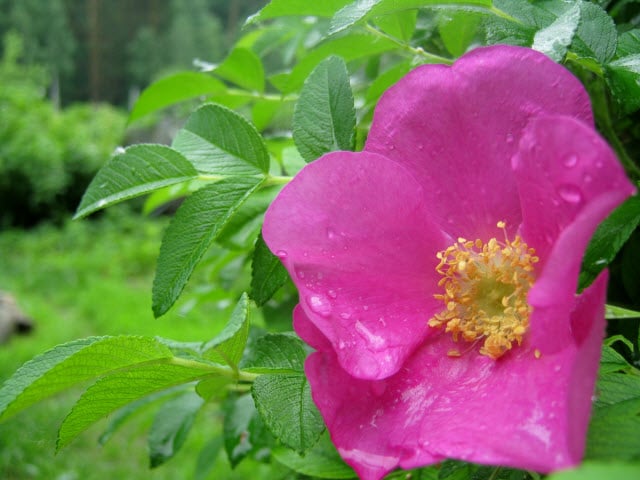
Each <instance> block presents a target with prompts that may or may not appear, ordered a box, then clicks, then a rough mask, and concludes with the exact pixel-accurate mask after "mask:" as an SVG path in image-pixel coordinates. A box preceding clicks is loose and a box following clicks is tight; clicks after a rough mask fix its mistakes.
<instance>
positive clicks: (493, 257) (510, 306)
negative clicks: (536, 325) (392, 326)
mask: <svg viewBox="0 0 640 480" xmlns="http://www.w3.org/2000/svg"><path fill="white" fill-rule="evenodd" d="M497 226H498V228H500V229H501V230H502V231H503V232H504V241H499V240H496V238H495V237H494V238H491V239H490V240H489V241H488V242H486V243H485V242H483V241H482V240H480V239H477V240H475V241H470V240H466V239H464V238H459V239H458V241H457V242H456V243H455V244H453V245H451V246H450V247H448V248H447V249H445V250H443V251H440V252H438V253H437V257H438V259H439V260H440V263H439V264H438V266H437V267H436V271H437V272H438V273H439V274H440V275H442V277H443V278H442V279H440V281H439V282H438V286H439V287H442V288H443V289H444V293H442V294H436V295H434V297H435V298H436V299H437V300H441V301H442V302H443V303H444V306H445V308H444V310H442V311H441V312H440V313H437V314H435V316H434V317H433V318H431V319H430V320H429V326H431V327H436V328H437V327H443V326H444V328H445V331H446V332H449V333H451V335H452V337H453V340H454V341H456V342H457V341H459V340H460V339H462V340H464V341H466V342H474V344H475V342H479V341H481V340H483V344H482V346H481V347H480V353H481V354H483V355H486V356H488V357H491V358H493V359H498V358H500V357H501V356H502V355H504V354H505V353H506V352H507V351H508V350H510V349H511V348H512V347H513V345H514V344H518V345H520V344H521V343H522V339H523V336H524V335H525V334H526V332H527V330H528V329H529V317H530V315H531V306H530V305H529V304H528V303H527V292H528V291H529V288H531V285H533V282H534V274H533V270H534V266H533V265H534V264H535V263H537V262H538V257H536V256H535V250H534V249H533V248H529V247H528V246H527V244H526V243H524V242H523V241H522V239H521V237H520V236H519V235H516V237H515V238H514V239H513V240H510V239H509V238H508V236H507V232H506V229H505V223H504V222H498V224H497ZM472 347H473V346H472ZM472 347H470V348H472ZM449 355H450V356H460V355H461V353H460V351H459V350H451V351H449Z"/></svg>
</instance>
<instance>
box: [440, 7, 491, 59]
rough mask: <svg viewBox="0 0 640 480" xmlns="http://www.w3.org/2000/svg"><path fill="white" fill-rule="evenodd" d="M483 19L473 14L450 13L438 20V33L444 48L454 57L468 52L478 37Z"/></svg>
mask: <svg viewBox="0 0 640 480" xmlns="http://www.w3.org/2000/svg"><path fill="white" fill-rule="evenodd" d="M481 20H482V17H481V16H480V15H478V14H474V13H471V12H450V13H447V14H442V15H440V16H439V18H438V31H439V32H440V38H442V42H443V43H444V46H445V47H446V48H447V50H448V51H449V53H451V55H453V56H454V57H459V56H460V55H462V54H463V53H465V52H466V51H467V49H468V48H469V47H470V46H471V44H472V43H473V41H474V39H475V38H476V36H477V32H478V26H479V25H480V22H481Z"/></svg>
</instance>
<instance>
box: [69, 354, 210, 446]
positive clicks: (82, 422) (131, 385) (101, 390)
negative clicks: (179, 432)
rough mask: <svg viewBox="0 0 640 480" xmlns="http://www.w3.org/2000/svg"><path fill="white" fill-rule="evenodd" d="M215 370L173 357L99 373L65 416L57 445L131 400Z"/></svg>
mask: <svg viewBox="0 0 640 480" xmlns="http://www.w3.org/2000/svg"><path fill="white" fill-rule="evenodd" d="M214 373H215V369H214V368H213V367H212V366H210V365H208V364H204V363H200V362H194V361H186V360H180V359H178V358H175V357H174V358H159V359H155V360H150V361H147V362H144V363H140V364H138V365H134V366H132V367H131V368H128V369H126V370H120V371H116V372H114V373H111V374H110V375H107V376H105V377H102V378H100V379H99V380H98V381H97V382H96V383H94V384H93V385H92V386H90V387H89V388H88V389H87V390H86V391H85V392H84V393H83V394H82V396H81V397H80V398H79V399H78V401H77V402H76V404H75V405H74V407H73V409H72V410H71V412H70V413H69V415H67V417H66V418H65V420H64V422H63V423H62V425H61V427H60V431H59V432H58V442H57V445H56V449H57V450H61V449H62V448H64V447H65V446H66V445H68V444H69V443H70V442H71V441H72V440H73V439H74V438H76V437H77V436H78V435H79V434H80V433H82V432H83V431H84V430H86V429H87V428H88V427H89V426H90V425H92V424H93V423H95V422H97V421H98V420H100V419H101V418H103V417H105V416H106V415H108V414H110V413H112V412H114V411H116V410H118V409H119V408H121V407H123V406H124V405H126V404H128V403H130V402H133V401H134V400H137V399H139V398H142V397H144V396H146V395H149V394H151V393H155V392H159V391H161V390H165V389H167V388H170V387H174V386H176V385H181V384H184V383H189V382H193V381H196V380H199V379H202V378H204V377H207V376H209V375H212V374H214Z"/></svg>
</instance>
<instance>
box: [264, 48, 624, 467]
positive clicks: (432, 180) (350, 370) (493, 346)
mask: <svg viewBox="0 0 640 480" xmlns="http://www.w3.org/2000/svg"><path fill="white" fill-rule="evenodd" d="M633 191H634V189H633V186H632V185H631V184H630V182H629V181H628V180H627V179H626V177H625V174H624V172H623V170H622V168H621V167H620V165H619V164H618V162H617V159H616V157H615V155H614V153H613V152H612V150H611V149H610V148H609V147H608V145H607V144H606V143H605V142H604V141H603V140H602V139H601V138H600V136H599V135H598V134H597V133H596V131H595V130H594V126H593V118H592V113H591V108H590V102H589V97H588V95H587V93H586V91H585V90H584V88H583V87H582V85H581V84H580V83H579V82H578V80H577V79H576V78H574V77H573V76H572V74H571V73H570V72H569V71H567V70H566V69H565V68H564V67H562V66H560V65H558V64H556V63H554V62H553V61H551V60H550V59H548V58H547V57H545V56H544V55H542V54H540V53H537V52H535V51H533V50H530V49H525V48H520V47H509V46H493V47H486V48H478V49H476V50H473V51H471V52H470V53H467V54H466V55H464V56H463V57H461V58H460V59H459V60H458V61H456V62H455V63H454V64H453V65H452V66H451V67H449V66H443V65H425V66H421V67H418V68H417V69H415V70H413V71H412V72H410V73H409V74H408V75H407V76H405V77H404V78H403V79H401V80H400V81H399V82H398V83H397V84H396V85H395V86H393V87H392V88H390V89H389V90H388V91H387V92H386V93H385V94H384V95H383V97H382V98H381V100H380V102H379V104H378V106H377V108H376V111H375V114H374V118H373V123H372V125H371V129H370V132H369V136H368V138H367V141H366V145H365V147H364V150H363V151H362V152H356V153H354V152H332V153H329V154H327V155H324V156H323V157H321V158H319V159H318V160H316V161H314V162H312V163H310V164H309V165H307V166H306V167H305V168H304V169H303V170H302V171H301V172H300V173H299V174H298V175H297V176H296V177H295V178H294V179H293V180H292V181H291V183H290V184H289V185H287V186H286V187H285V188H284V189H283V190H282V192H281V193H280V194H279V196H278V197H277V199H276V200H275V201H274V203H273V204H272V205H271V207H270V208H269V210H268V211H267V214H266V217H265V223H264V228H263V234H264V238H265V241H266V243H267V245H268V246H269V247H270V249H271V250H272V251H273V252H274V253H275V254H276V255H278V256H279V257H280V258H281V260H282V262H283V263H284V265H285V267H286V268H287V270H288V271H289V273H290V275H291V277H292V279H293V281H294V283H295V284H296V286H297V288H298V290H299V293H300V304H299V306H298V307H297V308H296V310H295V312H294V328H295V330H296V332H297V333H298V334H299V335H300V336H301V337H302V338H303V339H304V340H305V341H306V342H307V343H309V344H310V345H311V346H312V347H314V348H315V349H316V352H314V353H312V354H311V355H310V357H309V358H308V359H307V362H306V365H305V371H306V374H307V376H308V378H309V381H310V384H311V388H312V395H313V398H314V401H315V403H316V404H317V406H318V407H319V409H320V412H321V413H322V416H323V418H324V420H325V422H326V424H327V427H328V429H329V432H330V434H331V438H332V440H333V442H334V443H335V445H336V447H337V448H338V451H339V452H340V454H341V455H342V457H343V458H344V459H345V460H346V461H347V462H348V463H349V464H350V465H352V466H353V467H354V468H355V470H356V472H357V473H358V474H359V475H360V476H361V477H363V478H370V479H377V478H381V477H382V476H384V475H385V474H386V473H387V472H389V471H390V470H392V469H394V468H396V467H397V466H401V467H403V468H413V467H417V466H423V465H427V464H431V463H434V462H438V461H441V460H442V459H444V458H456V459H462V460H467V461H472V462H478V463H484V464H499V465H506V466H513V467H517V468H523V469H532V470H537V471H540V472H549V471H553V470H556V469H561V468H565V467H569V466H572V465H575V464H576V463H578V462H579V461H580V459H581V458H582V455H583V451H584V444H585V434H586V429H587V424H588V419H589V415H590V409H591V401H592V400H591V398H592V394H593V389H594V383H595V377H596V371H597V368H598V361H599V356H600V348H601V343H602V338H603V334H604V302H605V291H606V282H607V274H606V272H604V273H603V274H601V275H600V277H599V278H598V279H597V280H596V281H595V282H594V283H593V284H592V285H591V286H590V287H589V288H587V289H586V290H585V291H584V292H583V293H582V294H580V295H577V294H576V293H575V292H576V288H577V279H578V274H579V270H580V264H581V259H582V256H583V253H584V250H585V248H586V246H587V244H588V241H589V238H590V236H591V235H592V233H593V231H594V230H595V228H596V226H597V225H598V223H599V222H601V221H602V220H603V219H604V218H605V217H606V216H607V215H608V213H609V212H611V210H612V209H613V208H615V207H616V206H617V205H618V204H620V203H621V202H622V201H623V200H624V199H625V198H626V197H628V196H629V195H631V194H632V193H633Z"/></svg>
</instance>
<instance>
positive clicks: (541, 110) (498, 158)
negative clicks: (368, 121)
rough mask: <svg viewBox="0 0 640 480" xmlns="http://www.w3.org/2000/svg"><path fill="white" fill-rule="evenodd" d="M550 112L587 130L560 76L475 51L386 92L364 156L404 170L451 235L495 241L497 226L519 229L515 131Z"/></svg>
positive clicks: (497, 51) (503, 53) (582, 103)
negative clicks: (374, 155) (372, 155)
mask: <svg viewBox="0 0 640 480" xmlns="http://www.w3.org/2000/svg"><path fill="white" fill-rule="evenodd" d="M554 113H558V114H565V115H569V116H573V117H576V118H578V119H580V120H581V121H583V122H584V123H585V124H588V125H591V124H592V116H591V110H590V103H589V97H588V95H587V93H586V92H585V90H584V88H583V87H582V85H581V84H580V82H578V80H577V79H576V78H575V77H573V76H572V75H571V73H569V71H568V70H566V69H565V68H564V67H562V66H560V65H558V64H556V63H554V62H553V61H551V60H550V59H548V58H547V57H545V56H544V55H542V54H541V53H538V52H535V51H533V50H530V49H525V48H520V47H511V46H504V45H501V46H493V47H487V48H478V49H476V50H473V51H472V52H470V53H468V54H466V55H465V56H463V57H462V58H460V59H459V60H458V61H456V63H455V64H454V65H453V66H452V67H446V66H442V65H425V66H422V67H419V68H417V69H415V70H413V71H412V72H410V73H409V74H408V75H407V76H405V77H404V78H403V79H401V80H400V81H399V82H398V83H397V84H396V85H395V86H394V87H392V88H391V89H389V90H388V91H387V92H386V93H385V95H384V96H383V97H382V99H381V100H380V102H379V104H378V106H377V108H376V111H375V114H374V119H373V124H372V126H371V130H370V132H369V136H368V139H367V143H366V146H365V150H366V151H370V152H376V153H380V154H383V155H385V156H387V157H389V158H391V159H393V160H395V161H397V162H398V163H401V164H402V165H405V166H407V167H408V168H410V169H411V171H412V172H413V173H414V175H415V177H416V178H417V179H418V181H419V183H420V184H421V185H422V186H423V187H424V191H425V195H426V197H425V198H426V201H427V204H428V205H429V206H430V209H431V210H432V212H433V213H432V214H433V215H435V218H436V219H437V221H438V222H439V223H440V225H441V226H442V228H443V230H445V231H447V232H449V233H450V234H451V235H452V236H454V237H455V236H463V237H466V238H476V237H480V238H483V239H486V238H490V237H497V236H498V235H499V234H500V232H498V231H497V230H496V228H495V225H496V223H497V222H498V221H499V220H503V221H506V222H507V228H509V227H510V226H511V228H512V229H513V230H511V231H514V230H515V228H516V226H517V225H519V223H520V218H521V217H520V208H519V198H518V191H517V187H516V183H515V179H514V178H513V175H512V173H511V172H510V168H509V166H510V161H511V156H512V155H513V154H514V153H515V152H516V151H517V147H518V142H519V139H520V136H521V134H522V130H523V128H524V127H525V126H526V125H527V123H528V121H529V119H530V118H531V117H534V116H537V115H541V114H554ZM511 231H510V233H511Z"/></svg>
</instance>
